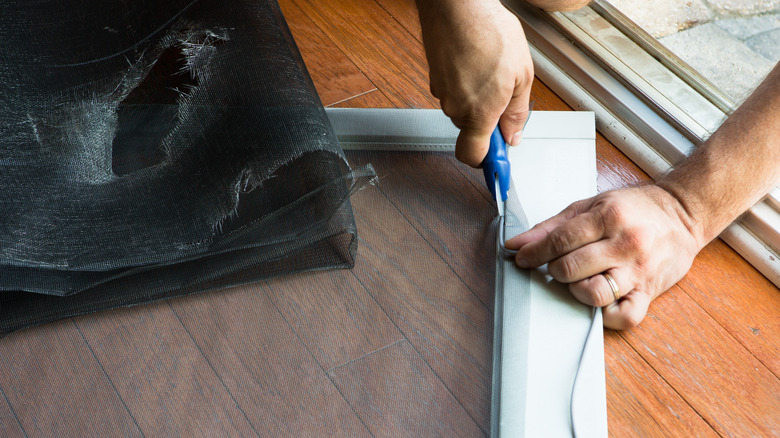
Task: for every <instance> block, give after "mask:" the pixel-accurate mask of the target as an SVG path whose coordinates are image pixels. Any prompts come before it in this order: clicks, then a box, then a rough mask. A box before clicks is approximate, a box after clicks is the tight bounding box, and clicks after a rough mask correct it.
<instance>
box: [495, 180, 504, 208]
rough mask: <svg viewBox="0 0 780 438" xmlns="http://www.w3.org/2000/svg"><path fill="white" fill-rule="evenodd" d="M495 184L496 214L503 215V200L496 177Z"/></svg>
mask: <svg viewBox="0 0 780 438" xmlns="http://www.w3.org/2000/svg"><path fill="white" fill-rule="evenodd" d="M495 185H496V189H495V190H496V208H497V209H498V215H499V216H503V215H504V207H505V206H504V201H503V200H502V199H501V185H500V184H499V183H498V178H496V179H495Z"/></svg>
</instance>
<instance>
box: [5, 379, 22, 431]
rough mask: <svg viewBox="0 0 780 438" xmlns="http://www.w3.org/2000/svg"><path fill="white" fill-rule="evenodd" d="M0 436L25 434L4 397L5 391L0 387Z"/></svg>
mask: <svg viewBox="0 0 780 438" xmlns="http://www.w3.org/2000/svg"><path fill="white" fill-rule="evenodd" d="M0 436H2V437H6V438H17V437H23V436H25V434H24V430H23V429H22V424H21V423H19V419H18V418H16V413H15V412H14V411H13V409H12V408H11V405H10V404H9V403H8V399H7V398H6V397H5V391H3V389H2V388H1V387H0Z"/></svg>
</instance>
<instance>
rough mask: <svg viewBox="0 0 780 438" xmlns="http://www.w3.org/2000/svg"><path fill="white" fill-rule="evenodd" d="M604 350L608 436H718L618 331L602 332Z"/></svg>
mask: <svg viewBox="0 0 780 438" xmlns="http://www.w3.org/2000/svg"><path fill="white" fill-rule="evenodd" d="M604 350H605V351H604V356H605V361H606V368H607V388H609V391H608V392H607V410H608V412H609V419H608V420H609V435H610V436H614V437H626V436H638V437H668V436H690V437H693V436H695V437H708V436H718V434H717V433H716V432H715V431H714V430H713V429H712V427H710V425H708V424H707V423H706V422H705V421H704V420H703V419H702V418H701V416H700V415H699V414H698V413H696V411H694V410H693V408H691V406H690V405H688V404H687V403H686V402H685V400H683V399H682V398H680V396H679V395H678V394H677V393H676V392H675V391H674V388H672V387H670V386H669V384H668V383H666V382H665V381H664V380H663V379H662V378H661V377H660V376H659V375H658V373H656V372H655V370H653V369H652V368H651V367H650V365H648V364H647V362H645V361H644V360H643V359H642V358H641V357H639V356H638V355H637V354H636V351H634V350H633V349H632V348H631V346H629V345H628V344H627V343H626V341H625V340H623V338H621V337H620V335H619V334H618V333H617V332H614V331H612V330H607V331H606V332H605V333H604Z"/></svg>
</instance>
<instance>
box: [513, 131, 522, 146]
mask: <svg viewBox="0 0 780 438" xmlns="http://www.w3.org/2000/svg"><path fill="white" fill-rule="evenodd" d="M522 137H523V133H522V132H520V131H517V132H515V135H513V136H512V142H511V143H510V144H511V145H512V146H517V145H519V144H520V139H521V138H522Z"/></svg>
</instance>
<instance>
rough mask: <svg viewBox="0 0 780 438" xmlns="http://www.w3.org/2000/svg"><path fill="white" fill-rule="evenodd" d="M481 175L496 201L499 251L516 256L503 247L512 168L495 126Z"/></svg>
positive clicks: (529, 116) (504, 144)
mask: <svg viewBox="0 0 780 438" xmlns="http://www.w3.org/2000/svg"><path fill="white" fill-rule="evenodd" d="M533 106H534V103H533V102H531V104H530V105H528V117H527V118H526V119H525V123H524V124H523V127H522V129H521V132H523V131H525V127H526V125H528V120H529V119H530V118H531V111H532V109H533ZM482 173H483V174H484V175H485V184H486V185H487V187H488V190H490V193H491V194H492V195H493V199H495V201H496V208H497V209H498V217H499V233H500V235H499V242H500V246H501V249H502V250H503V251H504V252H505V253H507V254H517V251H512V250H509V249H506V248H505V247H504V236H503V234H504V214H505V212H506V200H507V198H508V197H509V183H510V180H511V178H512V167H511V165H510V164H509V157H508V156H507V150H506V142H505V141H504V136H503V134H502V133H501V128H500V127H499V126H496V129H494V130H493V133H492V134H491V135H490V148H489V149H488V153H487V155H486V156H485V159H484V160H482Z"/></svg>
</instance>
